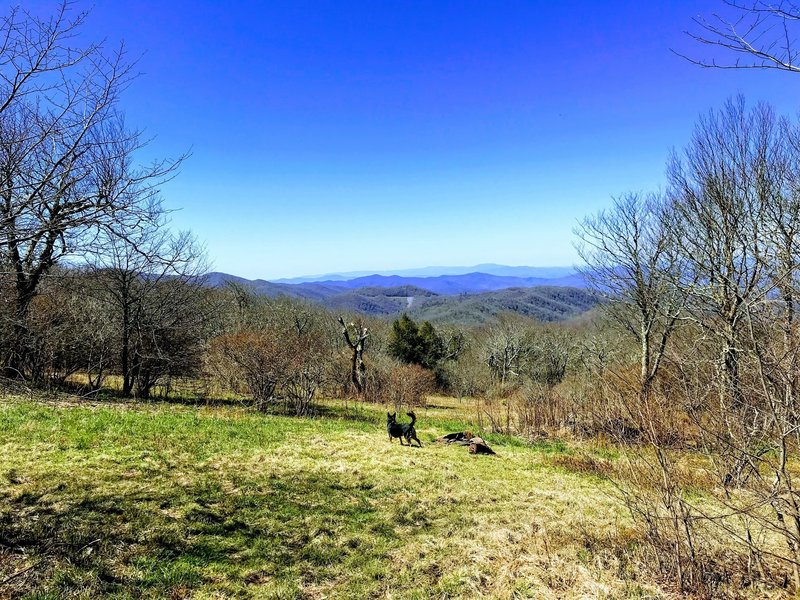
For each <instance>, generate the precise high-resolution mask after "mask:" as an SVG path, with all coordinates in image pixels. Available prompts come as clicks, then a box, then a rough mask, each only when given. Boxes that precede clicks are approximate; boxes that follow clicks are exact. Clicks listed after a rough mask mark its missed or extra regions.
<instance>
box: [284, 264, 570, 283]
mask: <svg viewBox="0 0 800 600" xmlns="http://www.w3.org/2000/svg"><path fill="white" fill-rule="evenodd" d="M469 273H484V274H486V275H500V276H504V277H538V278H543V279H557V278H560V277H566V276H567V275H572V274H573V273H575V269H573V268H571V267H509V266H507V265H498V264H495V263H484V264H480V265H475V266H473V267H420V268H417V269H396V270H391V271H349V272H345V273H327V274H325V275H305V276H303V277H292V278H290V279H270V281H271V282H273V283H308V282H320V281H349V280H352V279H357V278H362V277H368V276H372V275H385V276H391V275H399V276H400V277H439V276H440V275H467V274H469Z"/></svg>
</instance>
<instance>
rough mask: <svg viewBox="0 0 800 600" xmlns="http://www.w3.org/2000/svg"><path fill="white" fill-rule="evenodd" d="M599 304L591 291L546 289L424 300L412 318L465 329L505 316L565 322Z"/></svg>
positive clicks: (415, 308)
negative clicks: (509, 313)
mask: <svg viewBox="0 0 800 600" xmlns="http://www.w3.org/2000/svg"><path fill="white" fill-rule="evenodd" d="M599 302H600V299H599V298H598V297H597V296H596V295H595V294H593V293H592V292H589V291H587V290H583V289H579V288H568V287H549V286H543V287H534V288H512V289H508V290H500V291H496V292H485V293H483V294H464V295H460V296H435V297H429V298H424V299H421V301H420V302H419V303H415V304H414V305H413V306H412V308H411V310H409V314H411V315H413V316H414V317H415V318H417V319H426V320H428V321H434V322H440V323H456V324H464V325H474V324H480V323H485V322H487V321H490V320H492V319H493V318H494V317H496V316H497V315H498V314H500V313H503V312H513V313H517V314H520V315H525V316H528V317H533V318H535V319H538V320H540V321H564V320H566V319H571V318H573V317H576V316H578V315H580V314H582V313H585V312H586V311H588V310H591V309H592V308H594V307H595V306H597V305H598V303H599Z"/></svg>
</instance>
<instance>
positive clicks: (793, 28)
mask: <svg viewBox="0 0 800 600" xmlns="http://www.w3.org/2000/svg"><path fill="white" fill-rule="evenodd" d="M723 1H724V5H725V7H726V10H724V11H723V12H721V13H714V14H713V15H712V16H711V17H710V18H703V17H695V18H694V22H695V24H696V26H697V31H695V32H691V31H687V32H686V34H687V35H688V36H689V37H690V38H692V39H693V40H695V41H696V42H698V43H700V44H703V45H706V46H710V47H711V48H712V49H714V50H721V51H722V53H723V55H726V56H727V57H730V58H726V59H722V60H720V61H718V60H717V59H716V58H714V57H711V58H692V57H687V56H684V55H682V54H681V56H684V58H687V59H688V60H690V61H691V62H693V63H695V64H697V65H700V66H701V67H712V68H717V69H777V70H780V71H790V72H798V71H800V51H798V49H797V39H796V36H797V34H798V30H799V29H798V25H799V24H800V5H798V4H796V3H795V2H791V1H788V0H777V1H775V2H771V1H765V0H750V1H748V2H744V1H741V0H723Z"/></svg>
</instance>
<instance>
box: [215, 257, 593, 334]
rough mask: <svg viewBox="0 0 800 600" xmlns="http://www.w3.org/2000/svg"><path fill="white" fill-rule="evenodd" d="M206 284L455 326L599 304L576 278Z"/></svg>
mask: <svg viewBox="0 0 800 600" xmlns="http://www.w3.org/2000/svg"><path fill="white" fill-rule="evenodd" d="M513 268H517V267H513ZM207 283H208V285H211V286H215V287H217V286H222V285H225V284H228V283H233V284H237V285H245V286H249V287H251V288H252V289H253V290H254V291H256V292H257V293H259V294H265V295H267V296H273V297H274V296H281V295H282V296H288V297H292V298H301V299H305V300H309V301H313V302H317V303H319V304H321V305H322V306H325V307H326V308H329V309H331V310H335V311H342V312H356V313H362V314H368V315H372V316H378V317H392V316H397V315H400V314H402V313H404V312H406V313H409V314H410V315H413V316H414V318H417V319H427V320H430V321H436V322H441V323H459V324H478V323H483V322H486V321H489V320H491V319H493V318H495V317H496V316H497V315H498V314H500V313H502V312H515V313H518V314H522V315H526V316H530V317H533V318H536V319H539V320H540V321H561V320H565V319H570V318H573V317H576V316H578V315H580V314H582V313H584V312H586V311H587V310H590V309H591V308H593V307H594V306H596V305H597V303H598V302H599V298H598V297H597V296H596V295H595V294H593V293H592V292H590V291H587V290H586V289H583V280H582V278H581V277H580V276H579V275H577V274H571V275H567V276H564V277H559V278H555V279H546V278H538V277H514V276H502V275H491V274H487V273H467V274H463V275H441V276H437V277H402V276H399V275H370V276H365V277H358V278H355V279H351V280H346V281H333V280H332V281H322V282H304V283H298V284H288V283H276V282H270V281H265V280H263V279H257V280H248V279H244V278H241V277H236V276H234V275H228V274H226V273H210V274H209V275H208V276H207ZM575 284H580V285H575Z"/></svg>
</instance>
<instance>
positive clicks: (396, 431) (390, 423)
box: [386, 411, 422, 448]
mask: <svg viewBox="0 0 800 600" xmlns="http://www.w3.org/2000/svg"><path fill="white" fill-rule="evenodd" d="M406 414H407V415H408V416H409V417H411V423H398V422H397V413H388V412H387V413H386V431H387V432H388V433H389V441H390V442H391V441H392V438H398V439H399V440H400V445H401V446H404V445H405V444H403V438H405V439H406V442H408V445H409V446H410V445H411V440H414V441H415V442H417V444H419V447H420V448H422V442H420V441H419V438H418V437H417V430H416V429H414V423H416V422H417V415H415V414H414V413H413V412H410V411H409V412H407V413H406Z"/></svg>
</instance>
